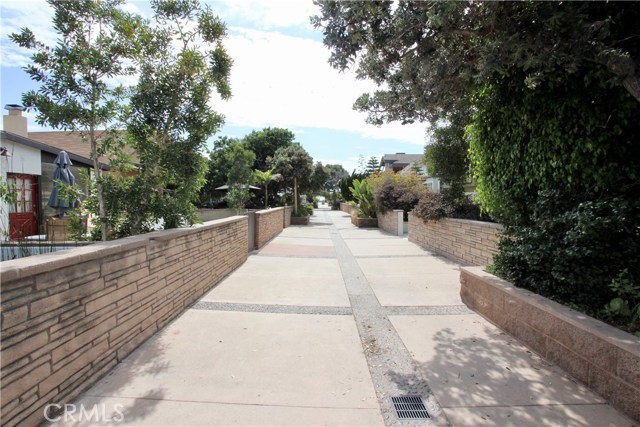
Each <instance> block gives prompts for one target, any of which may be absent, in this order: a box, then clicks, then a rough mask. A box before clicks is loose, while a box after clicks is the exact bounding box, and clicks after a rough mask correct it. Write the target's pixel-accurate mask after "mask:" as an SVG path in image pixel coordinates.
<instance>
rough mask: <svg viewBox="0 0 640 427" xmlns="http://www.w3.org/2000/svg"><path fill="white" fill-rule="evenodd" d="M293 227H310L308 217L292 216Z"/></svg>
mask: <svg viewBox="0 0 640 427" xmlns="http://www.w3.org/2000/svg"><path fill="white" fill-rule="evenodd" d="M291 225H309V217H308V216H292V217H291Z"/></svg>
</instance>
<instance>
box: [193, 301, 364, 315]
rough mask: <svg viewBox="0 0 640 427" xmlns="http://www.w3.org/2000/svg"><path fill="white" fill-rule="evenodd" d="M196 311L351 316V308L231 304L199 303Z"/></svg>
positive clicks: (196, 304)
mask: <svg viewBox="0 0 640 427" xmlns="http://www.w3.org/2000/svg"><path fill="white" fill-rule="evenodd" d="M191 308H192V309H194V310H217V311H241V312H254V313H286V314H325V315H330V316H341V315H343V316H351V315H352V314H353V311H352V310H351V307H327V306H304V305H277V304H242V303H231V302H213V301H198V302H197V303H195V304H194V305H192V306H191Z"/></svg>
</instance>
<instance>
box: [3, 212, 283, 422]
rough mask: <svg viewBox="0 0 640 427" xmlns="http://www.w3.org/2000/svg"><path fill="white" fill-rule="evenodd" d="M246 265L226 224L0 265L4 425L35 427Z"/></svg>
mask: <svg viewBox="0 0 640 427" xmlns="http://www.w3.org/2000/svg"><path fill="white" fill-rule="evenodd" d="M281 223H282V221H281ZM246 259H247V218H246V217H232V218H227V219H222V220H217V221H211V222H208V223H205V224H201V225H196V226H194V227H191V228H187V229H174V230H166V231H160V232H154V233H149V234H145V235H141V236H134V237H129V238H126V239H120V240H114V241H111V242H103V243H102V242H101V243H96V244H93V245H90V246H85V247H82V248H77V249H71V250H68V251H62V252H57V253H54V254H48V255H39V256H34V257H29V258H23V259H19V260H13V261H5V262H3V263H2V264H0V274H1V275H2V284H1V285H0V297H1V300H2V321H1V322H2V351H1V374H2V391H1V406H2V409H1V417H2V425H3V426H7V427H8V426H15V425H25V426H35V425H38V424H40V423H41V422H42V421H44V412H43V410H44V408H45V407H46V405H47V404H52V403H56V404H64V403H67V402H69V401H71V400H72V399H73V398H75V397H76V396H78V395H79V394H80V393H81V392H83V391H84V390H86V389H87V388H89V387H90V386H91V385H92V384H93V383H95V382H96V381H97V380H98V379H99V378H100V377H102V376H103V375H105V374H106V373H107V372H108V371H109V370H110V369H111V368H113V367H114V366H115V365H116V364H117V363H118V362H119V361H121V360H122V359H123V358H124V357H126V356H127V355H128V354H129V353H131V352H132V351H133V350H134V349H135V348H136V347H138V345H140V344H141V343H142V342H143V341H144V340H146V339H147V338H149V337H150V336H152V335H153V334H154V333H155V332H157V331H158V330H160V329H161V328H162V327H163V326H164V325H166V324H167V322H169V321H170V320H172V319H173V318H175V317H176V316H177V315H179V314H180V313H181V312H182V311H183V310H184V309H185V308H187V307H189V305H190V304H192V303H193V302H194V301H196V300H197V299H198V298H199V297H201V296H202V295H203V294H204V293H205V292H207V291H208V290H209V289H211V287H212V286H213V285H215V284H216V283H218V282H219V281H220V280H221V279H222V278H224V277H225V276H226V275H227V274H229V273H231V272H232V271H233V270H235V269H236V268H237V267H238V266H240V265H241V264H242V263H243V262H244V261H245V260H246Z"/></svg>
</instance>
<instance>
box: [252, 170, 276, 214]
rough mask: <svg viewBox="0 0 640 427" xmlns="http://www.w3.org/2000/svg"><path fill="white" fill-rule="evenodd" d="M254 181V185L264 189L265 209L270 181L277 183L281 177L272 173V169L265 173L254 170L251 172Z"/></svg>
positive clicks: (267, 205)
mask: <svg viewBox="0 0 640 427" xmlns="http://www.w3.org/2000/svg"><path fill="white" fill-rule="evenodd" d="M253 174H254V179H255V181H256V183H258V184H260V185H262V186H263V187H264V207H265V209H266V208H268V207H269V191H268V190H269V184H270V183H271V181H279V180H281V179H282V175H280V174H277V173H273V169H269V170H266V171H264V172H263V171H261V170H258V169H255V170H254V171H253Z"/></svg>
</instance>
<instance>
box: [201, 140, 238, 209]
mask: <svg viewBox="0 0 640 427" xmlns="http://www.w3.org/2000/svg"><path fill="white" fill-rule="evenodd" d="M236 144H240V140H239V139H237V138H229V137H226V136H221V137H219V138H218V139H217V140H216V141H215V142H214V143H213V150H211V152H210V153H209V159H208V160H207V174H206V176H205V180H206V182H205V184H204V186H203V187H202V189H201V190H200V200H201V202H207V201H210V200H211V198H212V196H213V194H214V192H215V191H216V188H218V187H220V186H222V185H225V184H226V183H227V181H228V180H227V173H228V171H229V169H230V168H231V164H230V163H229V161H230V159H229V157H230V156H229V151H230V150H231V147H232V146H234V145H236Z"/></svg>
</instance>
